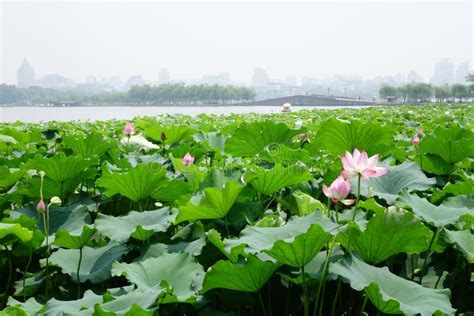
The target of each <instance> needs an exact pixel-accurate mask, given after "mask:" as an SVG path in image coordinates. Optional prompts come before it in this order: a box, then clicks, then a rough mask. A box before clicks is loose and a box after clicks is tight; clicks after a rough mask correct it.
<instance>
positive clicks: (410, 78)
mask: <svg viewBox="0 0 474 316" xmlns="http://www.w3.org/2000/svg"><path fill="white" fill-rule="evenodd" d="M407 82H408V83H412V82H423V78H422V77H421V76H420V75H419V74H418V73H417V72H416V71H414V70H410V72H409V73H408V75H407Z"/></svg>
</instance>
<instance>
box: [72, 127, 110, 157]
mask: <svg viewBox="0 0 474 316" xmlns="http://www.w3.org/2000/svg"><path fill="white" fill-rule="evenodd" d="M63 143H64V145H65V146H66V147H69V148H71V149H72V151H73V152H74V153H75V154H77V155H80V156H82V157H84V158H92V157H95V156H97V157H101V156H102V155H103V154H104V153H105V152H106V151H107V150H108V149H110V148H111V147H112V146H113V145H112V143H111V142H110V141H105V140H104V137H103V136H102V135H101V134H99V133H97V132H93V133H91V134H89V135H87V136H86V137H75V136H66V137H64V140H63Z"/></svg>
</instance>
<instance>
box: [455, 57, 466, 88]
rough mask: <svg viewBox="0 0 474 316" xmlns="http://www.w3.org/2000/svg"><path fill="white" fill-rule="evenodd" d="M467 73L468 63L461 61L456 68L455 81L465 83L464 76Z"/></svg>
mask: <svg viewBox="0 0 474 316" xmlns="http://www.w3.org/2000/svg"><path fill="white" fill-rule="evenodd" d="M468 74H469V63H468V62H467V61H465V62H463V63H461V64H459V65H458V67H457V68H456V82H457V83H466V77H467V75H468Z"/></svg>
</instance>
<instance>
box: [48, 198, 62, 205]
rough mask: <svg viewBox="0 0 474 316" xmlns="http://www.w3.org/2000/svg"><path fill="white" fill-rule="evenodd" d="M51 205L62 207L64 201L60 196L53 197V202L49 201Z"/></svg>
mask: <svg viewBox="0 0 474 316" xmlns="http://www.w3.org/2000/svg"><path fill="white" fill-rule="evenodd" d="M49 203H51V204H56V205H61V204H62V201H61V199H60V198H59V197H58V196H53V197H52V198H51V200H50V201H49Z"/></svg>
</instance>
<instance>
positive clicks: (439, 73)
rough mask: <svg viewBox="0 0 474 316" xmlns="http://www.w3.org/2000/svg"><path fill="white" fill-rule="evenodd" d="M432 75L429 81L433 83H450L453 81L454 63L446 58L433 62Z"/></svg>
mask: <svg viewBox="0 0 474 316" xmlns="http://www.w3.org/2000/svg"><path fill="white" fill-rule="evenodd" d="M434 70H435V72H434V76H433V78H432V79H431V82H432V83H433V84H435V85H444V84H452V83H453V82H454V65H453V63H452V62H450V61H449V59H447V58H443V59H441V60H440V61H439V62H437V63H436V64H435V69H434Z"/></svg>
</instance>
